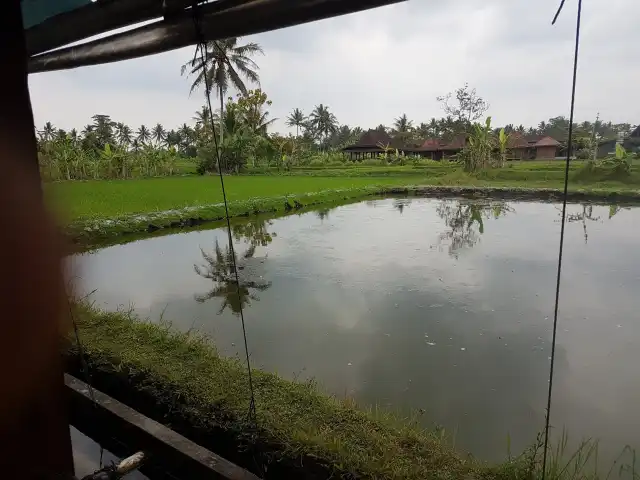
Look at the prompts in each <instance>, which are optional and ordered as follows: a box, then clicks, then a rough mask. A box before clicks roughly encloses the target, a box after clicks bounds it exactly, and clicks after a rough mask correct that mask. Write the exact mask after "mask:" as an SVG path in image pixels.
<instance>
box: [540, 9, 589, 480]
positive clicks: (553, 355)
mask: <svg viewBox="0 0 640 480" xmlns="http://www.w3.org/2000/svg"><path fill="white" fill-rule="evenodd" d="M564 2H565V0H562V2H561V3H560V7H559V8H558V11H557V12H556V15H555V17H554V18H553V22H552V24H555V22H556V20H557V19H558V15H560V12H561V11H562V7H563V6H564ZM581 18H582V0H578V14H577V17H576V33H575V50H574V54H573V78H572V83H571V108H570V113H569V135H568V144H567V159H566V162H565V168H564V192H563V198H562V223H561V226H560V247H559V249H558V272H557V277H556V299H555V305H554V309H553V338H552V340H551V366H550V368H549V390H548V393H547V410H546V414H545V420H544V450H543V452H542V480H545V476H546V471H547V452H548V450H549V421H550V418H551V395H552V392H553V373H554V366H555V360H556V339H557V333H558V306H559V304H560V279H561V273H562V254H563V250H564V231H565V223H566V220H567V197H568V195H569V164H570V163H571V153H572V150H573V114H574V110H575V104H576V79H577V76H578V50H579V47H580V20H581Z"/></svg>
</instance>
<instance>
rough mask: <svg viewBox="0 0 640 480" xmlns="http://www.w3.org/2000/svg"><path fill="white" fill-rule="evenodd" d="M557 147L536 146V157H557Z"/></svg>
mask: <svg viewBox="0 0 640 480" xmlns="http://www.w3.org/2000/svg"><path fill="white" fill-rule="evenodd" d="M556 151H557V147H553V146H549V147H536V159H549V158H556Z"/></svg>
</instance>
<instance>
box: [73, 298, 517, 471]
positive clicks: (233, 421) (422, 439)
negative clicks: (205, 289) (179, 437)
mask: <svg viewBox="0 0 640 480" xmlns="http://www.w3.org/2000/svg"><path fill="white" fill-rule="evenodd" d="M75 319H76V322H77V324H78V327H79V334H80V338H81V340H82V344H83V347H84V351H85V352H86V355H87V356H88V359H89V365H90V370H91V372H92V379H93V380H94V384H95V385H96V387H97V388H99V389H102V390H105V391H106V392H107V393H109V394H111V395H113V396H115V397H118V398H120V399H121V400H126V402H127V403H129V404H130V405H132V406H135V407H137V408H140V409H141V410H143V411H144V413H147V414H149V415H150V416H155V417H156V419H158V420H160V421H163V422H164V423H167V422H169V423H170V424H171V425H172V426H174V428H176V429H177V430H180V431H182V433H184V434H186V435H187V436H190V437H191V438H194V439H196V440H197V441H199V442H201V443H203V444H204V445H205V446H208V447H209V448H212V449H215V450H216V451H218V452H220V447H221V445H222V447H223V449H224V445H225V444H226V448H227V450H228V451H223V452H220V453H221V454H224V455H227V456H231V457H236V458H231V460H235V461H237V462H239V463H245V466H246V467H248V468H252V465H250V463H251V462H249V464H247V459H246V458H243V455H242V453H241V452H250V453H251V455H250V456H251V457H252V458H254V459H257V460H258V461H259V464H258V465H254V466H253V468H252V469H253V470H254V471H256V473H259V474H264V471H265V470H266V477H267V478H285V476H288V478H300V477H302V476H303V475H304V476H305V478H329V476H330V475H334V476H335V477H336V478H377V479H399V478H402V479H426V478H438V479H439V478H443V479H444V478H451V479H453V478H482V479H507V478H513V479H515V478H525V477H524V476H523V475H524V468H525V467H524V465H525V464H526V463H527V462H525V461H524V459H520V460H519V461H514V462H512V463H509V464H505V465H501V466H499V467H489V466H486V465H483V464H481V463H479V462H476V461H474V460H471V459H469V458H465V457H462V456H460V455H459V454H457V453H455V452H454V451H453V450H452V449H451V448H450V447H449V446H447V445H446V444H445V443H444V442H443V441H442V439H441V437H440V436H439V435H437V434H435V433H431V432H427V431H424V430H422V429H420V428H419V427H418V426H417V425H416V424H415V423H412V422H410V421H406V420H405V421H404V422H400V421H398V419H397V418H393V417H391V416H389V415H387V414H385V413H383V412H380V411H373V410H369V411H364V410H360V409H358V408H357V406H356V405H354V403H353V402H350V401H347V400H340V399H337V398H334V397H329V396H326V395H323V394H322V393H320V392H319V391H318V389H317V387H316V386H315V385H313V384H312V383H294V382H290V381H286V380H283V379H281V378H280V377H278V376H276V375H274V374H270V373H265V372H261V371H254V376H253V381H254V387H255V399H256V402H255V405H256V415H257V422H256V424H257V430H256V429H255V428H254V426H253V425H252V424H251V422H249V421H248V420H247V411H248V407H249V393H248V392H249V390H248V382H247V372H246V369H245V368H244V366H243V365H242V364H241V363H239V362H237V361H236V360H233V359H226V358H222V357H220V356H218V354H217V353H216V351H215V350H214V348H213V347H212V346H210V345H209V344H207V343H205V342H204V341H202V340H200V339H196V338H192V337H191V338H190V337H188V336H186V335H184V334H177V333H172V332H171V331H170V330H169V329H168V328H165V327H163V326H158V325H153V324H150V323H144V322H139V321H133V320H132V319H131V318H130V317H128V316H127V315H125V314H121V313H103V312H98V311H96V310H92V309H91V308H89V307H87V306H76V307H75ZM77 356H78V351H77V349H76V347H75V346H71V347H70V349H69V351H68V358H69V360H70V362H69V363H70V365H71V367H70V369H71V371H72V372H73V373H76V374H78V372H77V371H74V367H73V365H74V364H76V365H77V364H78V362H77V361H75V360H76V359H77ZM76 370H77V368H76ZM123 397H124V398H123ZM145 399H146V400H145ZM150 409H151V410H152V411H151V412H149V410H150ZM221 439H222V440H224V441H221ZM307 475H311V476H310V477H307Z"/></svg>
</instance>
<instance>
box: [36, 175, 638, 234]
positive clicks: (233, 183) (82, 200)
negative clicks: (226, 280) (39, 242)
mask: <svg viewBox="0 0 640 480" xmlns="http://www.w3.org/2000/svg"><path fill="white" fill-rule="evenodd" d="M523 165H524V166H523ZM525 167H526V168H525ZM574 168H575V167H574ZM294 173H295V174H294ZM385 173H386V174H385ZM563 175H564V172H563V170H562V165H561V164H560V163H552V164H551V163H547V164H537V163H532V164H525V163H523V164H514V166H513V167H512V168H503V169H499V170H487V171H483V172H480V173H478V174H475V175H468V174H466V173H464V172H462V171H461V170H460V169H456V168H455V167H454V166H452V165H448V164H443V165H440V164H438V165H434V166H429V167H425V166H416V167H412V166H404V167H398V166H394V167H367V166H358V167H349V168H347V169H342V170H332V169H330V168H328V169H308V170H301V169H299V170H297V171H295V172H289V174H286V175H242V176H227V177H225V187H226V191H227V199H228V200H229V207H230V212H229V213H230V215H231V216H232V217H233V216H246V215H251V214H255V213H264V212H269V213H274V214H277V213H279V212H286V211H289V210H292V209H299V208H302V207H309V206H317V205H330V204H335V203H337V202H344V201H349V200H356V199H358V198H362V197H365V196H369V195H374V194H386V193H389V192H390V191H391V190H392V189H394V188H398V187H402V188H403V189H404V190H400V191H394V192H392V193H395V194H399V193H400V194H402V193H403V192H404V194H416V193H417V192H420V194H423V195H425V194H429V191H428V190H425V189H424V188H415V186H421V187H424V186H432V187H435V189H434V191H433V193H434V194H440V195H446V194H448V192H449V194H451V193H453V194H455V193H457V192H459V190H457V188H458V187H463V188H465V189H477V190H478V191H479V193H480V194H492V193H496V194H499V195H500V194H503V193H504V192H505V191H512V192H513V193H514V194H520V193H521V192H522V191H523V189H526V190H527V191H529V194H531V192H530V190H531V189H533V190H538V189H543V190H545V191H546V193H545V191H541V192H540V198H549V195H550V194H549V192H550V191H553V190H555V196H557V194H558V193H559V192H560V190H561V189H562V186H563ZM572 175H574V174H573V173H572ZM636 176H638V177H639V178H636ZM440 187H451V188H452V190H451V191H449V190H447V189H446V188H440ZM570 191H571V192H574V193H580V194H581V195H578V197H579V198H582V199H584V198H587V197H588V198H590V199H601V200H610V197H611V196H612V195H613V196H617V197H621V198H624V199H627V200H629V199H632V200H633V199H636V198H637V197H639V196H640V193H639V192H640V173H635V172H634V173H632V175H631V177H629V178H628V179H627V180H626V181H625V182H624V183H623V182H619V181H618V182H616V181H607V180H605V181H602V179H592V180H591V181H588V182H585V181H584V180H583V181H581V182H571V184H570ZM45 193H46V195H47V198H48V200H49V203H50V205H53V206H54V208H55V210H57V212H58V215H59V217H60V223H61V224H63V225H65V226H66V230H67V233H68V234H69V235H70V236H72V237H73V238H75V239H76V240H78V241H80V242H81V243H83V244H99V243H100V242H102V241H105V240H107V239H109V238H112V237H114V236H118V235H122V234H124V233H140V232H147V231H149V232H153V231H155V230H158V229H161V228H173V227H185V226H188V227H193V226H195V225H200V224H202V223H204V222H207V221H214V220H218V219H221V218H223V217H224V205H223V203H222V201H223V196H222V190H221V187H220V181H219V179H218V178H217V177H216V176H204V177H193V176H185V177H168V178H153V179H141V180H113V181H86V182H79V181H78V182H62V183H54V184H47V185H45ZM467 193H469V192H467ZM471 193H472V192H471ZM531 198H535V195H533V196H532V197H531Z"/></svg>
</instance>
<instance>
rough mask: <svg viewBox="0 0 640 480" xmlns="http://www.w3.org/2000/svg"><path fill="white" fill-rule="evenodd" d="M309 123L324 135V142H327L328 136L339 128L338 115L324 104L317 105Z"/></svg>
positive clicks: (319, 133)
mask: <svg viewBox="0 0 640 480" xmlns="http://www.w3.org/2000/svg"><path fill="white" fill-rule="evenodd" d="M309 123H310V124H311V126H312V127H313V129H314V131H315V132H316V133H317V134H318V135H320V136H321V137H324V138H323V139H322V140H323V143H326V140H327V137H328V136H329V135H330V134H332V133H333V132H335V131H336V129H337V128H338V120H337V119H336V116H335V115H334V114H333V113H331V112H330V111H329V107H325V106H324V105H323V104H320V105H318V106H316V108H314V110H313V112H311V115H309Z"/></svg>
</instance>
